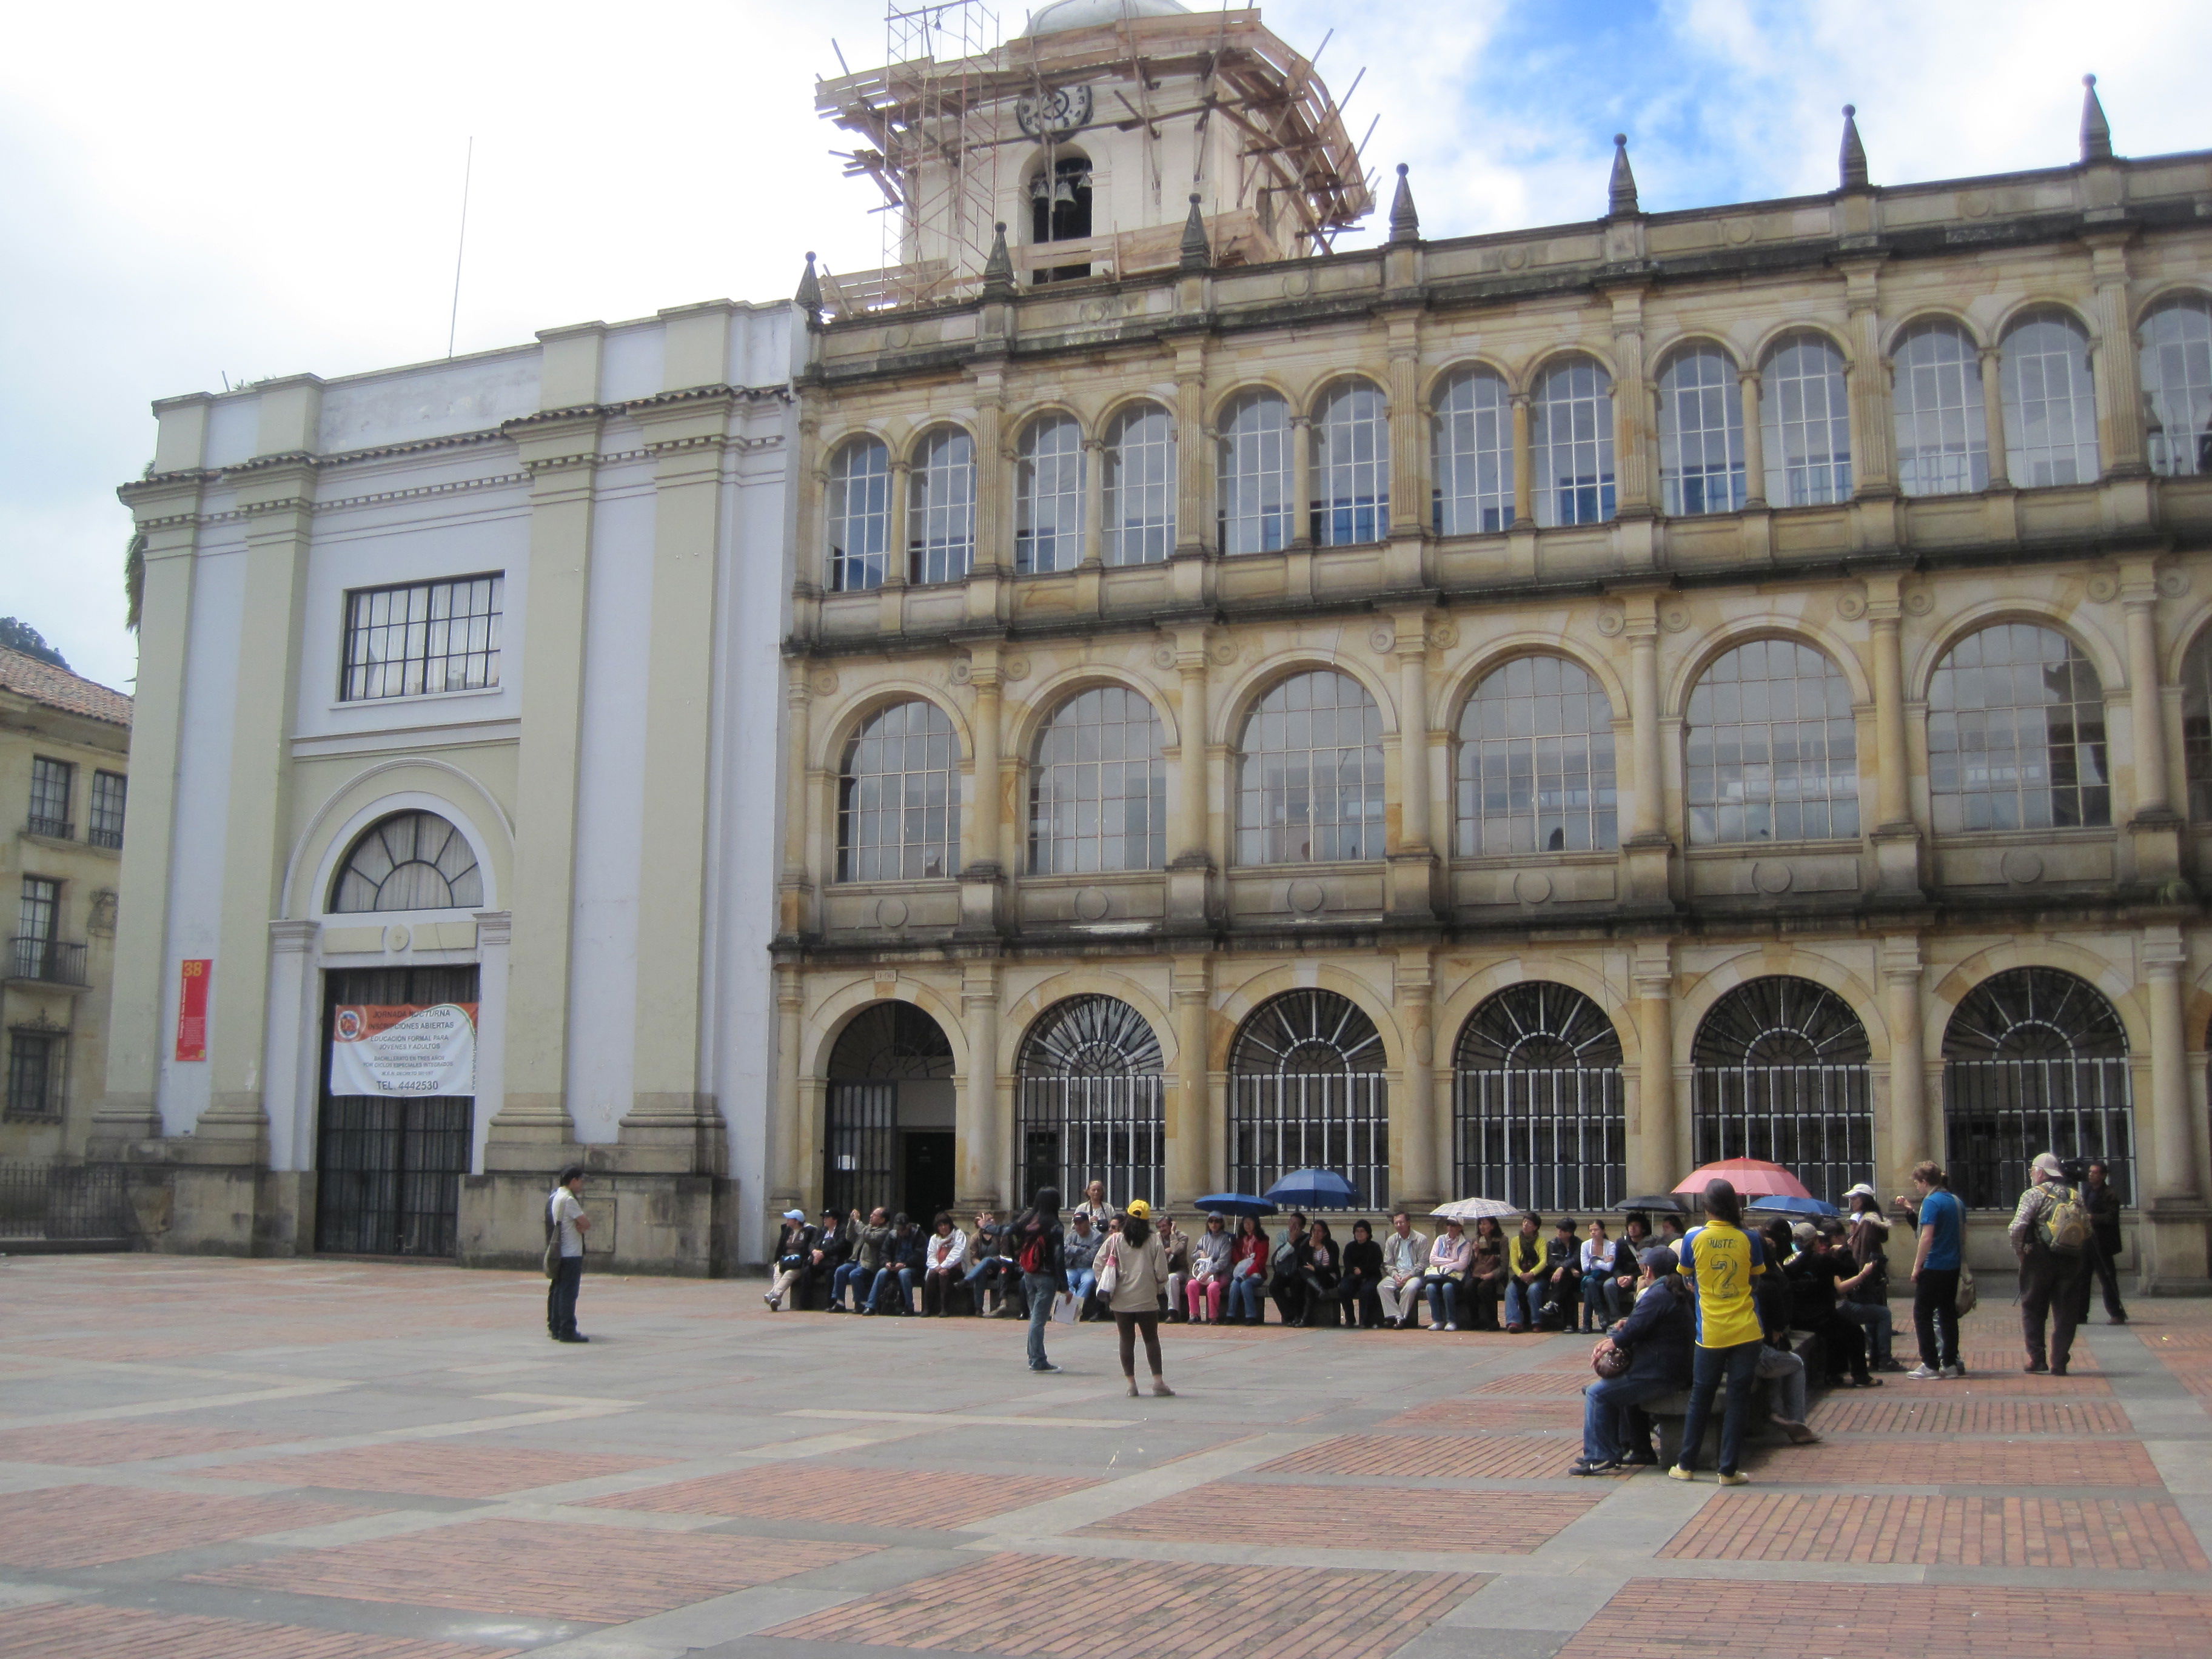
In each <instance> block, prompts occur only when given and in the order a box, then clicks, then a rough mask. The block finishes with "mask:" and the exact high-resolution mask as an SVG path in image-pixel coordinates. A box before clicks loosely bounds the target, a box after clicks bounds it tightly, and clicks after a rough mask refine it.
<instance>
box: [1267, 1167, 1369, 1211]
mask: <svg viewBox="0 0 2212 1659" xmlns="http://www.w3.org/2000/svg"><path fill="white" fill-rule="evenodd" d="M1267 1196H1268V1197H1269V1198H1271V1199H1273V1200H1274V1201H1275V1202H1276V1203H1278V1204H1282V1205H1288V1206H1291V1207H1292V1208H1294V1209H1305V1210H1352V1209H1364V1207H1365V1206H1364V1205H1362V1204H1361V1203H1360V1201H1359V1194H1358V1193H1356V1192H1354V1191H1353V1190H1352V1183H1351V1182H1348V1181H1346V1179H1345V1178H1344V1177H1343V1176H1340V1175H1339V1174H1337V1172H1336V1171H1335V1170H1291V1173H1290V1174H1288V1175H1286V1176H1284V1177H1283V1178H1282V1179H1281V1180H1280V1181H1279V1182H1276V1183H1275V1184H1274V1185H1273V1186H1272V1187H1270V1188H1267Z"/></svg>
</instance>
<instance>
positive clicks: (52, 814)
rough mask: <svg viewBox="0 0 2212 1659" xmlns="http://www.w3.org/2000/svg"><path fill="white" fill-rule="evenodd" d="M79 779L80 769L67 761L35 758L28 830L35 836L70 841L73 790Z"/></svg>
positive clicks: (32, 768)
mask: <svg viewBox="0 0 2212 1659" xmlns="http://www.w3.org/2000/svg"><path fill="white" fill-rule="evenodd" d="M75 781H76V768H75V767H74V766H72V765H70V763H68V762H67V761H58V760H48V759H47V758H46V757H45V756H44V755H39V756H34V757H33V758H32V761H31V817H30V823H29V825H28V828H29V829H30V831H31V833H32V834H33V835H34V836H61V837H63V838H64V839H66V838H67V837H68V836H69V835H70V786H71V785H72V784H73V783H74V782H75Z"/></svg>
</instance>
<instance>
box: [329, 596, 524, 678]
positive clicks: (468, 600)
mask: <svg viewBox="0 0 2212 1659" xmlns="http://www.w3.org/2000/svg"><path fill="white" fill-rule="evenodd" d="M506 588H507V578H506V576H505V575H504V574H501V573H498V572H494V573H492V574H488V575H482V576H461V577H457V578H456V579H454V580H452V581H441V582H410V583H409V584H408V585H406V586H403V587H364V588H360V589H356V591H355V592H350V593H349V594H347V595H346V635H345V671H344V673H343V675H342V676H341V677H340V679H339V682H338V696H339V698H340V699H341V700H342V701H343V702H361V701H365V700H368V699H371V698H375V697H420V696H428V695H429V694H431V693H433V692H438V691H477V690H483V689H484V688H485V687H487V686H494V685H497V684H499V622H500V610H501V605H502V604H503V603H504V601H505V595H506Z"/></svg>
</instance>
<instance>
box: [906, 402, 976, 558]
mask: <svg viewBox="0 0 2212 1659" xmlns="http://www.w3.org/2000/svg"><path fill="white" fill-rule="evenodd" d="M907 547H908V552H907V580H908V581H914V582H957V581H958V580H960V579H961V578H962V577H963V576H965V575H966V574H968V567H969V565H970V564H972V563H974V562H975V440H974V439H972V438H970V437H969V435H967V434H966V433H965V432H963V431H962V430H961V429H960V428H958V427H957V426H945V427H939V428H938V429H937V430H936V431H934V432H933V433H931V434H930V435H928V436H927V437H926V438H924V439H923V440H922V441H921V447H920V448H918V449H916V450H915V456H914V477H913V482H912V484H911V486H910V493H909V495H908V502H907Z"/></svg>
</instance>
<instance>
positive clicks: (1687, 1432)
mask: <svg viewBox="0 0 2212 1659" xmlns="http://www.w3.org/2000/svg"><path fill="white" fill-rule="evenodd" d="M1765 1271H1766V1253H1765V1249H1764V1248H1763V1246H1762V1243H1761V1241H1760V1240H1759V1237H1757V1235H1755V1234H1752V1233H1747V1232H1746V1231H1744V1230H1743V1200H1741V1199H1740V1198H1738V1197H1737V1196H1736V1190H1735V1187H1734V1186H1732V1185H1730V1184H1729V1182H1725V1181H1708V1182H1706V1183H1705V1225H1703V1226H1699V1227H1692V1228H1691V1229H1690V1231H1689V1232H1688V1233H1687V1234H1686V1236H1685V1237H1684V1238H1683V1240H1682V1277H1683V1278H1684V1279H1686V1280H1688V1281H1689V1284H1690V1287H1691V1289H1692V1290H1693V1291H1695V1292H1696V1293H1697V1297H1698V1327H1697V1347H1696V1349H1695V1351H1694V1352H1693V1353H1692V1365H1691V1378H1690V1413H1689V1416H1688V1417H1687V1418H1686V1419H1685V1420H1684V1422H1683V1424H1682V1455H1681V1456H1680V1458H1679V1459H1677V1460H1676V1462H1675V1464H1674V1468H1671V1469H1669V1470H1668V1471H1667V1473H1668V1474H1669V1475H1671V1476H1672V1477H1673V1478H1674V1479H1675V1480H1695V1479H1696V1478H1697V1477H1696V1476H1695V1475H1693V1474H1692V1473H1691V1471H1692V1469H1693V1468H1695V1467H1696V1465H1697V1461H1698V1452H1699V1448H1700V1447H1701V1446H1702V1445H1703V1444H1704V1442H1705V1419H1707V1418H1709V1417H1711V1415H1712V1410H1713V1396H1714V1395H1716V1394H1717V1393H1719V1392H1720V1387H1721V1383H1722V1382H1723V1379H1725V1380H1726V1382H1727V1383H1728V1406H1727V1410H1726V1413H1725V1414H1724V1415H1723V1417H1722V1419H1721V1455H1720V1473H1719V1477H1718V1478H1719V1480H1720V1483H1721V1485H1723V1486H1742V1485H1743V1484H1744V1482H1745V1481H1746V1480H1748V1479H1749V1477H1748V1476H1747V1475H1746V1474H1744V1473H1743V1471H1742V1469H1741V1468H1739V1467H1737V1465H1738V1462H1739V1461H1740V1460H1741V1457H1742V1455H1743V1431H1744V1425H1745V1423H1746V1422H1747V1420H1748V1419H1749V1418H1750V1416H1751V1389H1752V1385H1753V1383H1755V1382H1756V1381H1757V1380H1758V1377H1759V1350H1760V1349H1761V1348H1762V1347H1764V1346H1765V1331H1764V1330H1763V1329H1762V1328H1761V1327H1760V1325H1759V1308H1758V1305H1757V1304H1756V1303H1755V1302H1754V1301H1753V1289H1752V1281H1753V1279H1756V1278H1757V1277H1759V1275H1760V1274H1761V1273H1765Z"/></svg>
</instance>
